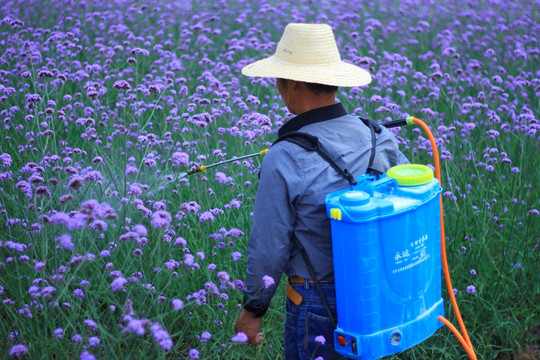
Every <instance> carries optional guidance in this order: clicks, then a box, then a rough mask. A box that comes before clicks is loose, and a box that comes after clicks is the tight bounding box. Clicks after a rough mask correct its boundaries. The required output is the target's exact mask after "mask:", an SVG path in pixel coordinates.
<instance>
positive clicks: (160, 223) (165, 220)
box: [151, 210, 172, 228]
mask: <svg viewBox="0 0 540 360" xmlns="http://www.w3.org/2000/svg"><path fill="white" fill-rule="evenodd" d="M171 220H172V217H171V214H169V212H167V211H165V210H159V211H156V212H155V213H153V214H152V221H151V224H152V226H153V227H162V228H165V227H168V226H169V225H170V223H171Z"/></svg>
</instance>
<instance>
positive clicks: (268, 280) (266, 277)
mask: <svg viewBox="0 0 540 360" xmlns="http://www.w3.org/2000/svg"><path fill="white" fill-rule="evenodd" d="M262 280H263V283H264V287H265V288H266V289H268V288H269V287H270V286H272V285H274V284H275V283H276V282H275V281H274V278H273V277H271V276H269V275H264V276H263V277H262Z"/></svg>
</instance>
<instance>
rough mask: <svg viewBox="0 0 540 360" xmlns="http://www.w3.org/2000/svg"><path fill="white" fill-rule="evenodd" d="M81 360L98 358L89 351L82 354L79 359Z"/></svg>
mask: <svg viewBox="0 0 540 360" xmlns="http://www.w3.org/2000/svg"><path fill="white" fill-rule="evenodd" d="M79 359H81V360H96V357H95V356H94V355H92V354H91V353H89V352H88V351H84V352H83V353H81V356H80V357H79Z"/></svg>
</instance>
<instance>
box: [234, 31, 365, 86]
mask: <svg viewBox="0 0 540 360" xmlns="http://www.w3.org/2000/svg"><path fill="white" fill-rule="evenodd" d="M242 74H244V75H246V76H254V77H272V78H283V79H290V80H297V81H304V82H310V83H317V84H324V85H333V86H344V87H347V86H362V85H366V84H369V83H370V82H371V75H370V74H369V73H368V72H367V71H366V70H364V69H362V68H360V67H358V66H356V65H352V64H348V63H345V62H343V61H341V56H340V55H339V50H338V48H337V46H336V40H335V38H334V33H333V32H332V29H331V28H330V26H328V25H326V24H289V25H287V27H286V28H285V31H284V32H283V36H282V37H281V40H280V41H279V43H278V46H277V50H276V52H275V54H274V55H272V56H270V57H269V58H266V59H263V60H259V61H256V62H254V63H251V64H249V65H247V66H245V67H244V68H243V69H242Z"/></svg>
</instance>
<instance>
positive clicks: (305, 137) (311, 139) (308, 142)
mask: <svg viewBox="0 0 540 360" xmlns="http://www.w3.org/2000/svg"><path fill="white" fill-rule="evenodd" d="M284 140H285V141H289V142H292V143H293V144H296V145H298V146H300V147H302V148H304V149H306V150H308V151H315V152H317V154H319V155H320V157H322V158H323V159H324V160H325V161H326V162H327V163H328V164H330V166H332V167H333V168H334V169H335V170H336V171H337V172H338V173H339V174H340V175H341V176H343V177H344V178H345V179H346V180H347V181H348V182H349V185H355V184H356V180H355V178H354V176H353V175H352V174H351V173H350V172H349V171H348V170H347V169H341V168H340V167H339V166H338V164H336V162H335V161H334V160H332V158H331V157H330V156H329V155H328V154H327V153H326V152H325V151H324V150H323V149H322V148H321V145H320V143H319V139H318V138H317V137H316V136H313V135H310V134H306V133H303V132H298V131H293V132H290V133H287V134H285V135H283V136H280V137H279V138H278V139H277V140H276V141H274V143H273V144H272V145H275V144H277V143H278V142H280V141H284Z"/></svg>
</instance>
